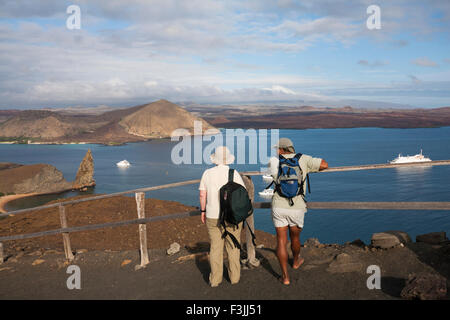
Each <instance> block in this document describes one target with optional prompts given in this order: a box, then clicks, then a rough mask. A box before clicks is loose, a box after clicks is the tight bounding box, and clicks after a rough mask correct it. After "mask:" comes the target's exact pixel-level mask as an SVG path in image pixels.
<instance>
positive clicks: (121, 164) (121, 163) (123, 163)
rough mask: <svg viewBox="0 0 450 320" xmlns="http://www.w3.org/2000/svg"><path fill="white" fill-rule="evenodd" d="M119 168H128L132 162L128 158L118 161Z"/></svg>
mask: <svg viewBox="0 0 450 320" xmlns="http://www.w3.org/2000/svg"><path fill="white" fill-rule="evenodd" d="M116 165H117V166H118V167H119V168H128V167H129V166H130V163H129V162H128V161H127V160H122V161H119V162H117V163H116Z"/></svg>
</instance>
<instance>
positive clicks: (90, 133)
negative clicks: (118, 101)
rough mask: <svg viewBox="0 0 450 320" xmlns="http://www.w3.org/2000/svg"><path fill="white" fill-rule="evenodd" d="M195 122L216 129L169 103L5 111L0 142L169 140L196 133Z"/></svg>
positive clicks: (0, 118) (0, 116)
mask: <svg viewBox="0 0 450 320" xmlns="http://www.w3.org/2000/svg"><path fill="white" fill-rule="evenodd" d="M194 121H201V122H202V133H203V132H204V131H206V130H208V129H215V128H214V127H213V126H212V125H210V124H209V123H207V122H206V121H205V120H203V119H201V118H199V117H196V116H194V115H192V114H191V113H190V112H188V111H187V110H185V109H183V108H182V107H180V106H178V105H176V104H174V103H171V102H169V101H167V100H159V101H156V102H153V103H149V104H144V105H139V106H135V107H131V108H125V109H116V110H112V111H107V112H103V113H101V114H92V113H89V114H86V113H82V112H80V113H79V114H75V113H73V112H71V113H64V112H63V111H50V110H24V111H18V110H2V112H0V143H23V144H30V143H36V144H40V143H58V144H59V143H102V144H107V145H118V144H123V143H126V142H138V141H146V140H149V139H161V138H168V137H170V136H171V133H172V132H173V131H174V130H176V129H179V128H183V129H186V130H188V131H189V133H191V134H193V133H194V132H193V131H194Z"/></svg>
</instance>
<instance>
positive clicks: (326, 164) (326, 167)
mask: <svg viewBox="0 0 450 320" xmlns="http://www.w3.org/2000/svg"><path fill="white" fill-rule="evenodd" d="M325 169H328V163H327V162H326V161H325V160H323V159H322V162H321V163H320V167H319V171H320V170H325Z"/></svg>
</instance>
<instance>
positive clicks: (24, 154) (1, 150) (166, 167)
mask: <svg viewBox="0 0 450 320" xmlns="http://www.w3.org/2000/svg"><path fill="white" fill-rule="evenodd" d="M280 137H289V138H290V139H291V140H292V141H293V142H294V145H295V147H296V151H297V152H302V153H304V154H308V155H311V156H314V157H320V158H324V159H325V160H327V162H328V163H329V165H330V167H334V166H348V165H358V164H376V163H386V162H387V161H389V160H392V159H394V158H395V157H396V156H397V155H398V154H399V153H402V154H403V155H407V154H409V155H413V154H416V153H419V152H420V149H423V153H424V155H426V156H428V157H430V158H431V159H432V160H445V159H450V127H443V128H423V129H422V128H421V129H381V128H352V129H309V130H280ZM208 144H209V142H204V144H203V146H204V147H205V146H207V145H208ZM268 144H270V141H269V142H268ZM176 145H177V142H172V141H170V140H159V141H148V142H142V143H129V144H126V145H123V146H114V147H113V146H103V145H95V144H91V145H1V144H0V162H16V163H22V164H31V163H49V164H51V165H54V166H55V167H57V168H58V169H59V170H61V171H62V172H63V174H64V176H65V178H66V179H67V180H73V179H74V178H75V174H76V171H77V169H78V166H79V164H80V161H81V159H82V158H83V156H84V154H85V153H86V151H87V149H91V150H92V154H93V157H94V163H95V180H96V182H97V186H96V187H95V188H94V189H93V190H92V191H90V192H92V193H111V192H118V191H124V190H131V189H135V188H140V187H146V186H155V185H160V184H166V183H171V182H178V181H183V180H190V179H199V178H200V177H201V175H202V172H203V171H204V170H205V169H206V168H208V167H210V166H211V165H207V164H180V165H177V164H174V163H173V162H172V161H171V152H172V149H173V148H174V146H176ZM247 158H248V155H247ZM124 159H126V160H128V161H129V162H130V163H131V164H132V166H131V167H129V168H128V169H120V168H117V167H116V165H115V163H116V162H118V161H120V160H124ZM265 165H266V164H265V163H257V164H240V165H232V167H234V168H236V169H237V170H239V171H247V170H259V169H260V168H261V167H265ZM310 180H311V192H312V193H311V194H307V199H308V201H450V182H449V181H450V166H436V167H415V168H397V169H381V170H367V171H354V172H340V173H338V172H336V173H331V172H330V173H314V174H311V175H310ZM253 181H254V183H255V189H256V201H267V200H265V199H261V198H259V196H258V195H257V192H258V191H261V190H262V189H264V187H265V186H266V183H265V182H263V181H262V178H261V177H253ZM197 187H198V186H197V185H191V186H185V187H178V188H171V189H166V190H160V191H155V192H149V193H147V197H155V198H159V199H165V200H176V201H179V202H182V203H185V204H188V205H195V206H198V190H197ZM74 194H77V193H74V192H68V193H65V194H60V195H49V196H40V197H35V198H30V199H22V200H17V201H15V202H13V203H11V204H10V205H9V207H8V209H17V208H23V207H29V206H35V205H40V204H43V203H45V202H47V201H49V200H53V199H55V198H57V197H70V196H73V195H74ZM255 224H256V228H257V229H260V230H264V231H266V232H270V233H275V229H274V227H273V224H272V220H271V217H270V210H262V209H261V210H256V212H255ZM387 230H402V231H405V232H408V233H409V235H410V236H411V237H413V238H414V237H415V236H416V235H417V234H421V233H427V232H433V231H446V232H447V234H450V212H449V211H403V210H401V211H393V210H309V211H308V213H307V214H306V216H305V226H304V230H303V232H302V239H303V240H306V239H307V238H310V237H316V238H318V239H319V241H321V242H325V243H344V242H346V241H352V240H355V239H357V238H359V239H361V240H363V241H365V242H366V243H369V242H370V237H371V235H372V233H374V232H381V231H387Z"/></svg>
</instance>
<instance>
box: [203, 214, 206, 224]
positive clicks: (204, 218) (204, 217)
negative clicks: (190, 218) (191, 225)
mask: <svg viewBox="0 0 450 320" xmlns="http://www.w3.org/2000/svg"><path fill="white" fill-rule="evenodd" d="M202 223H203V224H205V223H206V213H205V212H202Z"/></svg>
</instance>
